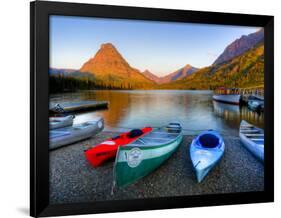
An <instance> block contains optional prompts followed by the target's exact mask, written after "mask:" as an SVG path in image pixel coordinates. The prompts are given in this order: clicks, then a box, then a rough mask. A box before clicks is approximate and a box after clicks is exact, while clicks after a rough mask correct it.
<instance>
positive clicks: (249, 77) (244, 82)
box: [158, 43, 264, 90]
mask: <svg viewBox="0 0 281 218" xmlns="http://www.w3.org/2000/svg"><path fill="white" fill-rule="evenodd" d="M263 84H264V45H263V43H259V44H258V45H256V47H254V48H252V49H250V50H248V51H246V52H244V53H243V54H241V55H239V56H236V57H235V58H232V59H231V60H229V61H226V62H223V63H220V64H216V65H211V66H209V67H204V68H201V69H199V70H198V71H196V73H194V74H192V75H190V76H189V77H186V78H184V79H182V80H178V81H174V82H171V83H167V84H161V85H160V86H158V88H160V89H199V90H200V89H201V90H202V89H203V90H204V89H215V88H217V87H219V86H224V87H228V88H231V87H240V88H243V87H252V86H260V85H263Z"/></svg>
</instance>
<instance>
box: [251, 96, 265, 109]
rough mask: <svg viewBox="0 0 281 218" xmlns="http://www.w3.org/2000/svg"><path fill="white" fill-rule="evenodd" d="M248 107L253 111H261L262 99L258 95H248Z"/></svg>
mask: <svg viewBox="0 0 281 218" xmlns="http://www.w3.org/2000/svg"><path fill="white" fill-rule="evenodd" d="M248 107H249V108H250V109H251V110H253V111H258V112H261V111H263V110H264V100H263V98H261V97H259V96H253V95H251V96H249V97H248Z"/></svg>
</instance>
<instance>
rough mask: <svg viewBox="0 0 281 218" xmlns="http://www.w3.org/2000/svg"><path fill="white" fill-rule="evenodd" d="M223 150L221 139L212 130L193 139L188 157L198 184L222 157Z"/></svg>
mask: <svg viewBox="0 0 281 218" xmlns="http://www.w3.org/2000/svg"><path fill="white" fill-rule="evenodd" d="M224 148H225V145H224V141H223V138H222V137H221V136H220V134H219V133H218V132H216V131H214V130H208V131H204V132H202V133H201V134H199V135H198V136H197V137H196V138H195V139H193V141H192V143H191V145H190V157H191V161H192V164H193V167H194V170H195V172H196V177H197V181H198V182H201V181H202V180H203V179H204V178H205V176H206V175H207V174H208V173H209V171H210V170H211V169H212V168H213V167H214V166H215V165H216V164H217V163H218V161H219V160H220V159H221V157H222V156H223V153H224Z"/></svg>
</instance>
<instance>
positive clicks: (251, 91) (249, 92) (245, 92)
mask: <svg viewBox="0 0 281 218" xmlns="http://www.w3.org/2000/svg"><path fill="white" fill-rule="evenodd" d="M238 93H239V94H240V95H241V100H242V102H243V103H247V102H248V100H249V97H254V98H256V99H258V100H260V101H264V86H255V87H250V88H239V89H238Z"/></svg>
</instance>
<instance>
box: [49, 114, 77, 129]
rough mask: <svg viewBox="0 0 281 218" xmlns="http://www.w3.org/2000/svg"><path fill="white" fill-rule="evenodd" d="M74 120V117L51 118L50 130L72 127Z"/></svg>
mask: <svg viewBox="0 0 281 218" xmlns="http://www.w3.org/2000/svg"><path fill="white" fill-rule="evenodd" d="M73 120H74V116H73V115H69V116H66V117H50V118H49V129H58V128H63V127H67V126H72V124H73Z"/></svg>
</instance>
